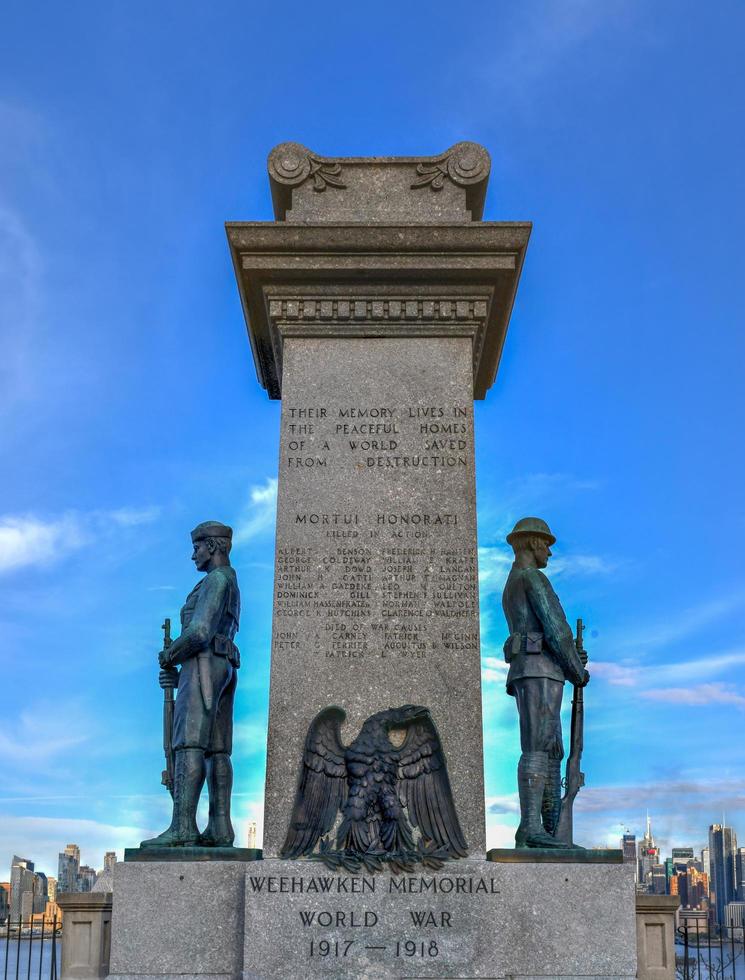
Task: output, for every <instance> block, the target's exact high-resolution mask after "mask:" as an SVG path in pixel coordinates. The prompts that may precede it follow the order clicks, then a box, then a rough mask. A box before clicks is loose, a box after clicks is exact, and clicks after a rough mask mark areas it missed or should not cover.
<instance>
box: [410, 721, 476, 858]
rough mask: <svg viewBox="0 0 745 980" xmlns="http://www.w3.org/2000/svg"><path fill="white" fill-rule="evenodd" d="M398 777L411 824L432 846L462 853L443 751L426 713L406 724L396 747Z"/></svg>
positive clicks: (463, 842)
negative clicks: (404, 737) (405, 729)
mask: <svg viewBox="0 0 745 980" xmlns="http://www.w3.org/2000/svg"><path fill="white" fill-rule="evenodd" d="M398 779H399V782H398V793H399V797H400V799H401V802H402V803H404V804H405V805H406V809H407V812H408V816H409V821H410V822H411V824H412V826H414V827H418V828H419V830H420V831H421V833H422V837H423V838H424V839H425V841H431V842H432V844H433V845H434V848H435V850H439V849H440V848H443V847H445V848H447V850H448V851H449V853H450V854H451V855H452V856H453V857H465V856H466V855H467V853H468V849H467V844H466V839H465V837H464V836H463V831H462V830H461V827H460V821H459V820H458V814H457V813H456V812H455V804H454V803H453V792H452V790H451V788H450V779H449V777H448V771H447V766H446V765H445V753H444V752H443V751H442V744H441V742H440V736H439V734H438V732H437V728H436V727H435V723H434V722H433V721H432V719H431V718H430V717H427V718H423V719H420V720H418V721H416V722H414V723H413V724H412V725H410V726H409V730H408V733H407V735H406V739H405V741H404V743H403V745H402V746H401V749H400V750H399V764H398Z"/></svg>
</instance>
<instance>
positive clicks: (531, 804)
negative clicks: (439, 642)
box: [502, 517, 590, 847]
mask: <svg viewBox="0 0 745 980" xmlns="http://www.w3.org/2000/svg"><path fill="white" fill-rule="evenodd" d="M507 541H508V542H509V544H511V545H512V549H513V551H514V552H515V561H514V564H513V565H512V568H511V570H510V574H509V576H508V578H507V583H506V585H505V587H504V593H503V594H502V608H503V609H504V614H505V617H506V618H507V625H508V626H509V630H510V636H509V637H508V639H507V641H506V643H505V645H504V656H505V660H506V661H507V663H508V664H509V665H510V669H509V673H508V674H507V693H508V694H511V695H512V696H513V697H514V698H515V701H516V702H517V710H518V713H519V715H520V749H521V751H522V755H521V756H520V762H519V763H518V767H517V784H518V789H519V793H520V826H519V827H518V828H517V833H516V834H515V846H516V847H568V846H571V843H570V842H566V841H563V840H559V839H557V837H555V836H554V834H555V832H556V830H557V827H558V824H559V816H560V813H561V760H562V758H563V756H564V745H563V740H562V734H561V718H560V712H561V699H562V695H563V692H564V682H565V681H571V683H573V684H575V685H577V686H579V687H584V685H586V684H587V682H588V681H589V679H590V675H589V673H588V672H587V670H585V664H586V663H587V655H586V654H585V653H584V650H583V652H582V654H580V653H578V650H577V647H576V645H575V640H574V635H573V633H572V630H571V627H570V626H569V624H568V623H567V619H566V616H565V615H564V610H563V609H562V608H561V603H560V602H559V599H558V596H557V595H556V593H555V592H554V590H553V588H552V587H551V583H550V582H549V580H548V578H547V577H546V576H545V575H544V574H543V572H542V571H541V569H542V568H545V567H546V565H547V564H548V559H549V558H550V557H551V545H552V544H554V543H555V541H556V538H555V537H554V535H553V534H552V533H551V531H550V529H549V526H548V524H546V522H545V521H542V520H541V519H540V518H538V517H524V518H522V520H519V521H518V522H517V524H515V527H514V529H513V530H512V532H511V533H510V534H508V535H507Z"/></svg>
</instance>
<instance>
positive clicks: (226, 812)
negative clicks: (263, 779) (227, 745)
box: [199, 752, 235, 847]
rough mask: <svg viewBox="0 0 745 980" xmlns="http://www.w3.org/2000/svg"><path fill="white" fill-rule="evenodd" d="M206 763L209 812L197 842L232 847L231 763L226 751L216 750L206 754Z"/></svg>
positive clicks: (205, 845)
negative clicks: (213, 752) (208, 754)
mask: <svg viewBox="0 0 745 980" xmlns="http://www.w3.org/2000/svg"><path fill="white" fill-rule="evenodd" d="M206 763H207V789H208V790H209V795H210V812H209V820H208V822H207V826H206V827H205V828H204V832H203V833H202V834H201V835H200V837H199V843H200V844H201V845H203V846H204V847H232V846H233V841H234V840H235V833H234V831H233V824H232V823H231V822H230V795H231V792H232V790H233V765H232V763H231V761H230V756H229V755H228V754H227V752H216V753H215V754H214V755H211V756H208V758H207V760H206Z"/></svg>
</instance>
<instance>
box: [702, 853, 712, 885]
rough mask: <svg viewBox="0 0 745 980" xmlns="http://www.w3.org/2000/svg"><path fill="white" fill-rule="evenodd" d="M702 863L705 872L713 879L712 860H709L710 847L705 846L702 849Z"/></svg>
mask: <svg viewBox="0 0 745 980" xmlns="http://www.w3.org/2000/svg"><path fill="white" fill-rule="evenodd" d="M701 865H702V867H703V871H704V874H705V875H706V877H707V878H708V879H709V881H711V862H710V861H709V848H708V847H704V848H702V849H701Z"/></svg>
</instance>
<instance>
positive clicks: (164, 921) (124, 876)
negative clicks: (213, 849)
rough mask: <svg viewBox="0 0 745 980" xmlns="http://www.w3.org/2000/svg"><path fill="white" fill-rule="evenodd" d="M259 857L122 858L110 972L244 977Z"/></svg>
mask: <svg viewBox="0 0 745 980" xmlns="http://www.w3.org/2000/svg"><path fill="white" fill-rule="evenodd" d="M253 863H254V862H250V863H249V864H246V862H243V861H212V862H195V861H168V862H150V861H144V862H129V861H127V862H123V863H122V862H120V863H118V864H116V865H115V868H114V894H115V895H116V901H115V904H114V920H113V926H114V928H113V933H112V943H111V960H110V967H109V976H110V977H112V978H117V980H125V978H126V980H134V978H135V977H136V978H138V980H145V978H149V977H159V978H165V977H174V976H179V977H182V978H183V980H188V978H189V977H200V976H205V975H207V974H209V975H213V980H235V978H237V977H240V975H241V972H242V969H243V918H244V911H243V895H244V891H245V885H244V880H245V874H246V868H247V867H252V866H253ZM257 864H258V862H257ZM66 927H67V922H66V921H65V928H66Z"/></svg>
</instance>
